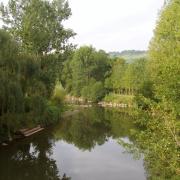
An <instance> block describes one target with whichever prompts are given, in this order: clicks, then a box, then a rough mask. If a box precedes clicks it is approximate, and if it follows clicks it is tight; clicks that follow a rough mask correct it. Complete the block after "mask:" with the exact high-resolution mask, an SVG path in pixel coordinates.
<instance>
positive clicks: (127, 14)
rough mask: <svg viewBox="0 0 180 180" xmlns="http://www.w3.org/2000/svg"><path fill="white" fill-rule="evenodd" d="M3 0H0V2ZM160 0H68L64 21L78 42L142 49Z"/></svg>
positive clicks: (104, 47)
mask: <svg viewBox="0 0 180 180" xmlns="http://www.w3.org/2000/svg"><path fill="white" fill-rule="evenodd" d="M2 1H4V2H7V0H0V2H2ZM163 3H164V0H69V4H70V7H71V9H72V16H71V18H70V19H69V20H68V22H66V23H65V25H66V27H70V28H72V29H73V30H74V31H75V32H76V33H77V35H76V37H75V39H74V40H73V42H74V43H76V44H79V45H90V44H91V45H93V46H94V47H95V48H97V49H104V50H106V51H121V50H124V49H139V50H146V49H147V48H148V44H149V41H150V39H151V38H152V36H153V29H154V28H155V24H156V20H157V17H158V12H159V11H160V9H161V7H162V6H163Z"/></svg>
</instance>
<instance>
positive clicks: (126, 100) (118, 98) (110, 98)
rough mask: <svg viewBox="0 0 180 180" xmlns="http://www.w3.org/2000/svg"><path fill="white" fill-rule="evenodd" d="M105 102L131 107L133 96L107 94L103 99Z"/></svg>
mask: <svg viewBox="0 0 180 180" xmlns="http://www.w3.org/2000/svg"><path fill="white" fill-rule="evenodd" d="M104 101H105V102H113V103H117V104H130V105H133V103H134V96H133V95H121V94H115V93H109V94H108V95H106V96H105V97H104Z"/></svg>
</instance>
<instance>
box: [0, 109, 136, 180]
mask: <svg viewBox="0 0 180 180" xmlns="http://www.w3.org/2000/svg"><path fill="white" fill-rule="evenodd" d="M132 124H133V123H132V121H131V117H130V116H129V115H128V114H126V113H122V112H119V111H117V110H115V109H114V110H113V109H109V110H108V109H103V108H100V107H92V108H89V109H84V110H83V111H81V112H80V113H78V114H76V115H73V116H72V117H68V118H66V119H62V120H61V122H60V123H59V124H58V125H56V126H55V127H52V128H51V129H49V130H46V131H44V132H41V133H40V134H38V135H35V136H32V137H31V138H27V139H24V140H22V141H20V142H14V143H13V144H11V145H10V146H8V147H7V149H0V154H1V155H0V169H1V173H0V180H1V179H2V180H12V179H16V180H69V179H71V178H70V177H67V176H68V175H66V174H65V173H66V172H59V169H58V167H57V162H56V160H55V159H53V149H54V145H55V144H56V141H58V142H59V141H60V140H63V141H65V142H67V143H68V144H73V145H74V146H76V147H78V149H80V150H82V151H85V150H88V151H91V150H92V149H93V148H94V147H95V146H96V145H103V144H104V143H105V142H106V141H108V140H109V138H112V139H116V140H117V141H118V140H119V139H120V138H126V137H127V138H128V139H129V140H130V141H133V138H132V137H131V136H130V130H131V129H132V128H134V126H133V125H132Z"/></svg>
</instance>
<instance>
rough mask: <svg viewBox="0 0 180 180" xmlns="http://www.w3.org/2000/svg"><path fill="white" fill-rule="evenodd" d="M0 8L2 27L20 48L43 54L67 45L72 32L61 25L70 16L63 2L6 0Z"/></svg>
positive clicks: (58, 50) (67, 7)
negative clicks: (7, 30)
mask: <svg viewBox="0 0 180 180" xmlns="http://www.w3.org/2000/svg"><path fill="white" fill-rule="evenodd" d="M0 11H1V13H2V14H3V16H2V20H3V22H4V23H5V27H6V28H8V29H9V31H10V32H11V33H12V35H13V36H14V37H15V38H16V39H17V41H18V42H19V43H20V44H21V48H22V51H25V52H30V53H35V54H43V53H48V52H51V51H52V50H55V51H57V52H61V51H62V50H66V49H67V48H68V47H71V45H70V44H69V45H68V43H67V42H68V39H69V38H70V37H72V36H74V35H75V34H74V32H73V31H72V30H70V29H65V28H64V27H63V24H62V23H63V21H64V20H67V19H68V18H69V17H70V15H71V10H70V8H69V5H68V2H67V1H65V0H54V1H51V2H49V1H47V0H45V1H44V0H28V1H27V0H18V1H14V0H9V4H8V6H7V7H4V6H1V9H0Z"/></svg>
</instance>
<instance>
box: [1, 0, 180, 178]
mask: <svg viewBox="0 0 180 180" xmlns="http://www.w3.org/2000/svg"><path fill="white" fill-rule="evenodd" d="M0 12H1V14H2V20H3V22H4V29H3V30H0V82H1V83H0V141H4V140H7V139H9V140H10V139H11V138H12V134H13V133H14V132H15V131H16V130H17V129H19V128H22V127H27V126H34V125H37V124H41V125H49V124H53V123H55V122H57V121H58V120H59V118H60V115H61V112H62V109H63V99H64V97H65V94H66V93H68V94H70V95H73V96H75V97H81V98H83V99H85V100H87V101H91V102H94V103H97V102H99V101H102V100H104V101H107V102H114V103H125V104H134V103H136V105H137V106H136V108H137V109H136V111H135V113H134V116H136V117H137V120H136V125H137V126H138V127H139V130H138V131H137V132H133V135H134V142H135V144H136V146H137V147H138V149H139V150H140V151H141V152H143V154H144V157H145V160H146V163H145V165H146V167H147V169H148V172H149V176H150V179H153V178H151V176H152V177H157V178H158V179H178V175H179V174H180V168H179V164H178V163H179V159H180V157H179V149H180V136H179V135H180V122H179V120H180V59H179V58H180V43H179V40H180V2H179V0H170V1H168V2H167V3H166V4H165V6H164V7H163V9H162V11H161V14H160V17H159V20H158V21H157V27H156V30H155V33H154V37H153V39H152V41H151V43H150V46H149V51H148V54H147V56H145V54H146V52H144V51H143V52H141V51H140V52H139V51H138V52H136V51H124V52H122V53H120V54H118V55H116V54H117V53H114V54H115V55H113V57H111V56H109V54H107V53H106V52H105V51H103V50H99V51H97V50H96V49H95V48H93V47H92V46H83V47H80V48H79V49H75V50H74V49H73V45H72V44H69V43H68V39H69V38H70V37H72V36H73V35H75V34H74V32H73V31H72V30H69V29H65V28H64V27H63V21H64V20H66V19H68V18H69V16H70V15H71V11H70V8H69V6H68V3H67V1H62V0H53V1H48V0H28V1H27V0H18V1H14V0H10V1H9V4H8V6H7V7H4V6H3V5H2V6H1V8H0ZM112 54H113V53H112ZM134 55H136V56H135V57H136V58H132V56H134ZM114 56H115V57H114ZM137 57H138V58H137ZM139 57H141V58H139ZM126 59H128V60H129V59H131V60H132V59H133V61H131V63H129V62H130V61H127V60H126ZM61 83H62V85H61ZM63 87H64V88H63ZM100 118H101V117H99V119H100ZM77 121H78V122H77V123H76V124H73V122H72V124H71V126H72V127H71V126H70V127H71V128H72V129H73V128H74V127H73V126H77V127H75V128H76V129H75V128H74V129H75V131H74V132H71V129H66V128H65V129H63V128H62V132H60V135H59V136H60V137H62V136H64V135H66V133H67V132H69V134H68V135H69V136H66V137H67V139H66V140H67V141H68V142H71V141H73V142H75V144H77V146H80V144H82V143H85V144H83V148H84V149H86V148H88V149H91V147H93V146H94V145H95V144H96V142H98V143H99V144H100V143H102V142H103V141H105V137H106V136H104V134H103V130H100V132H99V129H98V128H97V129H96V125H98V123H99V122H98V119H97V122H95V123H92V124H90V126H92V127H93V128H92V130H90V131H88V129H86V127H83V125H82V124H81V122H80V121H79V117H78V118H77ZM67 123H68V122H67ZM88 123H91V122H89V121H88V119H87V124H88ZM100 123H104V128H106V122H100ZM77 124H78V125H77ZM108 128H109V127H108ZM114 128H115V127H114ZM106 130H107V129H106ZM66 131H67V132H66ZM91 131H93V132H95V133H96V134H97V136H98V137H99V139H98V141H96V142H92V140H91V139H88V138H90V136H89V135H88V137H87V138H85V139H83V140H80V138H79V136H80V137H83V134H84V132H86V133H87V134H88V133H89V134H91ZM101 133H102V134H101ZM87 140H88V141H89V142H90V143H93V144H86V143H87V142H86V141H87ZM82 141H83V142H82ZM160 172H162V173H160Z"/></svg>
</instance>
